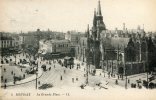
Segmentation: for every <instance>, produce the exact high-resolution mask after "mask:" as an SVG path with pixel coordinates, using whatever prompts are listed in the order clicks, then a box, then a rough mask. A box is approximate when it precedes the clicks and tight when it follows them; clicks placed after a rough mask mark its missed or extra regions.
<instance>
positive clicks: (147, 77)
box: [146, 41, 149, 89]
mask: <svg viewBox="0 0 156 100" xmlns="http://www.w3.org/2000/svg"><path fill="white" fill-rule="evenodd" d="M146 67H147V69H146V70H147V89H148V70H149V65H148V44H147V41H146Z"/></svg>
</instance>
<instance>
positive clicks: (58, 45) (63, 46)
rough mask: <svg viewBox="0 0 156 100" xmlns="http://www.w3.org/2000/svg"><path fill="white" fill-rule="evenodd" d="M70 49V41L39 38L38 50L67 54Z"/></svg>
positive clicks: (43, 52)
mask: <svg viewBox="0 0 156 100" xmlns="http://www.w3.org/2000/svg"><path fill="white" fill-rule="evenodd" d="M70 51H71V43H70V41H69V40H45V39H43V40H40V41H39V52H40V53H42V54H46V53H58V54H59V53H61V54H68V53H70Z"/></svg>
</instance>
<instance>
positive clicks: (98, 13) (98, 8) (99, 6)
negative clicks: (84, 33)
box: [97, 0, 102, 16]
mask: <svg viewBox="0 0 156 100" xmlns="http://www.w3.org/2000/svg"><path fill="white" fill-rule="evenodd" d="M97 15H98V16H102V13H101V4H100V0H99V1H98V7H97Z"/></svg>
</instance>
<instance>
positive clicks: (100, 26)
mask: <svg viewBox="0 0 156 100" xmlns="http://www.w3.org/2000/svg"><path fill="white" fill-rule="evenodd" d="M103 30H106V27H105V24H104V22H103V16H102V13H101V5H100V1H99V2H98V7H97V11H96V10H94V18H93V27H92V29H91V35H90V33H89V27H88V31H87V38H88V40H87V42H88V43H87V44H88V48H87V50H88V51H87V52H88V54H89V55H88V56H89V57H88V59H90V61H89V62H91V63H92V64H93V65H94V66H95V68H96V69H100V68H101V66H100V60H101V51H100V42H101V41H100V39H101V36H100V33H101V32H102V31H103Z"/></svg>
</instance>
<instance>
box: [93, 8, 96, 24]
mask: <svg viewBox="0 0 156 100" xmlns="http://www.w3.org/2000/svg"><path fill="white" fill-rule="evenodd" d="M93 26H96V9H94V18H93Z"/></svg>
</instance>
